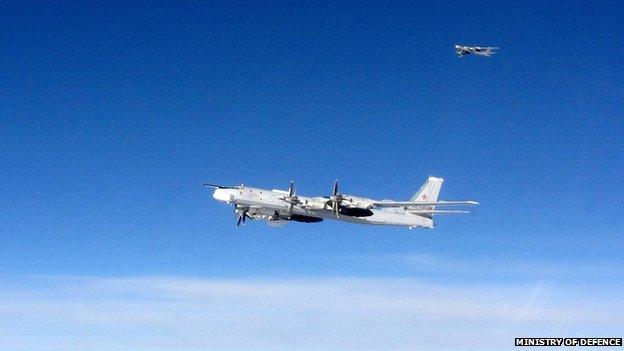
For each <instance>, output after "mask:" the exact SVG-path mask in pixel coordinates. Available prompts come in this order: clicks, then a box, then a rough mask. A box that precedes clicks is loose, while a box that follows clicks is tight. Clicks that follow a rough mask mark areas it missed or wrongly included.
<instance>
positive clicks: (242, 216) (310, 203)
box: [204, 177, 478, 229]
mask: <svg viewBox="0 0 624 351" xmlns="http://www.w3.org/2000/svg"><path fill="white" fill-rule="evenodd" d="M443 182H444V179H442V178H436V177H429V179H427V181H426V182H425V184H423V186H422V187H420V189H419V190H418V192H416V194H414V196H412V198H411V199H410V200H409V201H392V200H373V199H368V198H363V197H357V196H352V195H343V194H340V193H339V192H338V180H336V182H335V183H334V187H333V189H332V193H331V195H329V196H325V197H306V196H298V195H296V194H295V184H294V182H290V186H289V187H288V191H284V190H276V189H273V190H265V189H258V188H251V187H246V186H244V185H237V186H223V185H216V184H204V185H206V186H209V187H212V188H214V189H215V190H214V194H213V195H212V196H213V197H214V198H215V199H216V200H218V201H223V202H226V203H228V204H230V205H233V206H234V212H235V213H236V215H237V218H238V219H237V221H236V227H239V226H240V225H241V224H245V220H246V219H253V220H266V221H267V223H268V224H269V225H273V226H281V225H283V224H286V223H287V222H288V221H295V222H305V223H314V222H321V221H322V220H323V219H334V220H339V221H344V222H351V223H360V224H376V225H393V226H404V227H409V228H410V229H411V228H415V227H421V228H433V227H434V222H433V216H434V215H436V214H451V213H468V212H469V211H466V210H461V209H460V210H455V209H446V208H449V207H450V208H454V206H470V205H478V202H476V201H438V195H439V194H440V189H441V188H442V183H443ZM440 207H441V208H443V209H438V208H440Z"/></svg>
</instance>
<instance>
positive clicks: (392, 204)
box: [373, 200, 479, 207]
mask: <svg viewBox="0 0 624 351" xmlns="http://www.w3.org/2000/svg"><path fill="white" fill-rule="evenodd" d="M478 204H479V203H478V202H476V201H471V200H468V201H432V202H413V201H381V202H373V207H411V206H458V205H478Z"/></svg>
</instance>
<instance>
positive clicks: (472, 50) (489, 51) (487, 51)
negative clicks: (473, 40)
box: [455, 45, 498, 57]
mask: <svg viewBox="0 0 624 351" xmlns="http://www.w3.org/2000/svg"><path fill="white" fill-rule="evenodd" d="M496 49H498V47H495V46H465V45H455V52H457V55H459V57H464V56H466V55H470V54H473V55H479V56H485V57H490V56H492V55H494V54H495V53H496V51H494V50H496Z"/></svg>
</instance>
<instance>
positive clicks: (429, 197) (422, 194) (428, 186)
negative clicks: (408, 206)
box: [410, 177, 444, 202]
mask: <svg viewBox="0 0 624 351" xmlns="http://www.w3.org/2000/svg"><path fill="white" fill-rule="evenodd" d="M442 183H444V179H442V178H436V177H429V179H427V181H426V182H425V184H423V185H422V186H421V187H420V189H418V191H417V192H416V194H414V196H412V198H411V199H410V201H412V202H435V201H438V196H439V195H440V189H442Z"/></svg>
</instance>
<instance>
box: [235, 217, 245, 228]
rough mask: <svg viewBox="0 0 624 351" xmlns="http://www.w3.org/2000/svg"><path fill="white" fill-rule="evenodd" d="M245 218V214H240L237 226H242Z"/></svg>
mask: <svg viewBox="0 0 624 351" xmlns="http://www.w3.org/2000/svg"><path fill="white" fill-rule="evenodd" d="M243 218H245V217H244V216H241V215H240V214H239V215H238V221H236V228H238V227H240V225H241V222H243V221H244V219H243Z"/></svg>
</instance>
